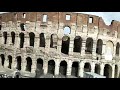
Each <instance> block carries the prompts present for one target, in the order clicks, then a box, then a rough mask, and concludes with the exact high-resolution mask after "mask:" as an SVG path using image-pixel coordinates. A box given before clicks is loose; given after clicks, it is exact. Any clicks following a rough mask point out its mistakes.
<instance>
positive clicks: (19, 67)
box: [16, 56, 22, 70]
mask: <svg viewBox="0 0 120 90" xmlns="http://www.w3.org/2000/svg"><path fill="white" fill-rule="evenodd" d="M16 59H17V67H16V69H17V70H21V62H22V59H21V56H17V57H16Z"/></svg>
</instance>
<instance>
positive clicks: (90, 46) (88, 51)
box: [85, 38, 93, 54]
mask: <svg viewBox="0 0 120 90" xmlns="http://www.w3.org/2000/svg"><path fill="white" fill-rule="evenodd" d="M92 49H93V39H92V38H87V40H86V49H85V53H86V54H92Z"/></svg>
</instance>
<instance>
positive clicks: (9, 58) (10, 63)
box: [8, 55, 12, 69]
mask: <svg viewBox="0 0 120 90" xmlns="http://www.w3.org/2000/svg"><path fill="white" fill-rule="evenodd" d="M8 60H9V65H8V68H10V69H11V68H12V56H11V55H9V56H8Z"/></svg>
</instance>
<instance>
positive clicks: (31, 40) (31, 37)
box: [29, 32, 35, 47]
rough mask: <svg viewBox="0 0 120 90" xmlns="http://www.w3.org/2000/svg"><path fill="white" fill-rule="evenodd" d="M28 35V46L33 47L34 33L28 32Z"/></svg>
mask: <svg viewBox="0 0 120 90" xmlns="http://www.w3.org/2000/svg"><path fill="white" fill-rule="evenodd" d="M29 37H30V46H33V47H34V39H35V34H34V33H32V32H31V33H29Z"/></svg>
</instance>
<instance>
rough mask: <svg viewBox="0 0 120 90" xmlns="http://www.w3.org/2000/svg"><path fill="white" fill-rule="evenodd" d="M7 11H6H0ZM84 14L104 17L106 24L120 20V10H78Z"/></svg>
mask: <svg viewBox="0 0 120 90" xmlns="http://www.w3.org/2000/svg"><path fill="white" fill-rule="evenodd" d="M0 13H6V12H0ZM77 13H83V14H92V15H96V16H100V17H102V18H103V20H104V22H105V24H106V25H110V24H111V21H112V20H117V21H120V12H77Z"/></svg>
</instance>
